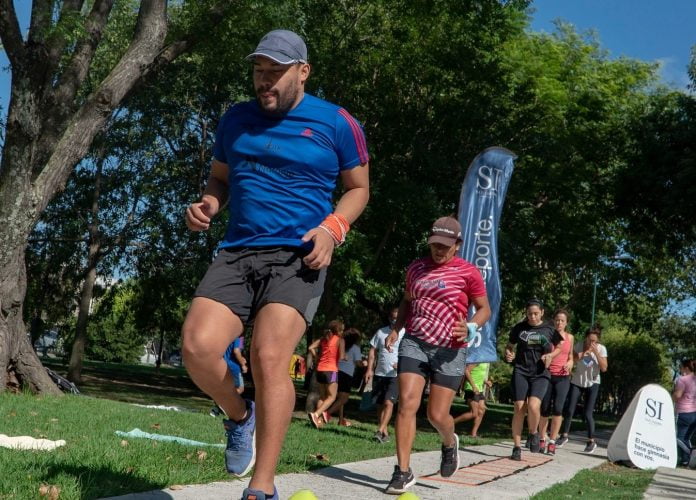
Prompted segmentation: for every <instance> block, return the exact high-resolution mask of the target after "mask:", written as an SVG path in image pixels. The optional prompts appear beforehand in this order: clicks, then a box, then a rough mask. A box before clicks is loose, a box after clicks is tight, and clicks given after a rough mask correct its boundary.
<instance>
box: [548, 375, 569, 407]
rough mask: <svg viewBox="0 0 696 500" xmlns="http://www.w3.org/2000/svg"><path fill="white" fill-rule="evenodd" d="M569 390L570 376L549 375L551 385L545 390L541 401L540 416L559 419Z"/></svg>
mask: <svg viewBox="0 0 696 500" xmlns="http://www.w3.org/2000/svg"><path fill="white" fill-rule="evenodd" d="M569 389H570V375H560V376H559V375H551V383H550V384H549V388H548V389H546V395H545V396H544V399H543V400H542V401H541V416H542V417H550V416H551V415H553V416H555V417H559V416H561V415H563V408H564V406H565V402H566V398H567V396H568V390H569Z"/></svg>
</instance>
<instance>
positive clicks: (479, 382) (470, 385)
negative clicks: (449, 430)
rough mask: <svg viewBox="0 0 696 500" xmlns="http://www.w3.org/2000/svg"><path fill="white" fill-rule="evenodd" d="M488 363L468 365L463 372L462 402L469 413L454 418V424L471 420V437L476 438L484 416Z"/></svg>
mask: <svg viewBox="0 0 696 500" xmlns="http://www.w3.org/2000/svg"><path fill="white" fill-rule="evenodd" d="M489 367H490V363H470V364H467V365H466V371H465V372H464V380H465V384H464V400H465V401H466V402H467V404H468V405H469V411H468V412H466V413H462V414H461V415H458V416H456V417H454V423H455V425H456V424H459V423H461V422H468V421H469V420H473V421H474V423H473V425H472V426H471V437H478V430H479V427H480V426H481V422H483V416H484V415H485V414H486V396H485V389H486V381H487V379H488V370H489Z"/></svg>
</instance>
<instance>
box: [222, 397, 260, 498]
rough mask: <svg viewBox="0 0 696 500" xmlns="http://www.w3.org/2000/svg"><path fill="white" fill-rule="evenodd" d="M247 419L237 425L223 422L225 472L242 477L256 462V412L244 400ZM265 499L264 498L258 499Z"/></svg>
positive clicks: (231, 421)
mask: <svg viewBox="0 0 696 500" xmlns="http://www.w3.org/2000/svg"><path fill="white" fill-rule="evenodd" d="M246 406H247V419H246V420H245V421H244V422H243V423H241V424H239V423H237V422H235V421H234V420H227V419H225V420H223V421H222V423H223V425H224V426H225V431H226V433H227V447H226V448H225V467H226V468H227V472H229V473H230V474H234V475H235V476H239V477H242V476H244V475H246V474H248V473H249V471H250V470H251V468H252V467H253V466H254V462H255V461H256V439H255V431H256V412H255V410H254V402H253V401H249V400H248V399H247V400H246ZM259 498H265V497H259Z"/></svg>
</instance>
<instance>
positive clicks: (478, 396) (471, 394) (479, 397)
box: [464, 390, 486, 402]
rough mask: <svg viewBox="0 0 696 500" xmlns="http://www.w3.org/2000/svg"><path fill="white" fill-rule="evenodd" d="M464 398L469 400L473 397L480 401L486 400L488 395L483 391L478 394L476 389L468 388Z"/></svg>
mask: <svg viewBox="0 0 696 500" xmlns="http://www.w3.org/2000/svg"><path fill="white" fill-rule="evenodd" d="M464 399H465V400H466V401H469V400H471V399H472V400H474V401H476V402H478V401H484V400H485V399H486V396H484V395H483V393H482V392H479V393H478V394H477V393H475V392H474V391H470V390H466V391H464Z"/></svg>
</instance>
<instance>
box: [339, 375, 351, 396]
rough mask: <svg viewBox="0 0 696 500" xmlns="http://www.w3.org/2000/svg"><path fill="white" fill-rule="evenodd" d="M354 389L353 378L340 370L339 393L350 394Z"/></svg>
mask: <svg viewBox="0 0 696 500" xmlns="http://www.w3.org/2000/svg"><path fill="white" fill-rule="evenodd" d="M351 387H353V376H352V375H348V374H347V373H346V372H342V371H341V370H338V392H350V388H351Z"/></svg>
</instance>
